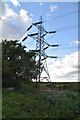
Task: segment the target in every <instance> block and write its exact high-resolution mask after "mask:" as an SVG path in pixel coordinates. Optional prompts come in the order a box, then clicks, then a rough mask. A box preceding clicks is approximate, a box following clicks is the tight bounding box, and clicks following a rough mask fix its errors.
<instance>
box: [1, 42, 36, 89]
mask: <svg viewBox="0 0 80 120" xmlns="http://www.w3.org/2000/svg"><path fill="white" fill-rule="evenodd" d="M25 48H26V46H22V45H21V43H18V42H17V40H15V41H12V40H10V41H7V40H5V41H2V83H3V87H9V86H17V85H19V83H20V81H23V80H25V82H29V81H31V80H32V79H36V78H37V65H36V61H35V59H34V58H35V53H32V52H29V51H28V52H26V50H25Z"/></svg>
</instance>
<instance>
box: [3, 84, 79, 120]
mask: <svg viewBox="0 0 80 120" xmlns="http://www.w3.org/2000/svg"><path fill="white" fill-rule="evenodd" d="M41 88H42V86H41ZM23 90H24V91H23ZM79 94H80V93H78V92H77V91H74V90H69V89H67V90H64V93H63V92H61V91H58V90H57V91H56V92H55V91H54V92H45V91H44V89H41V90H36V89H35V88H34V87H33V84H31V85H28V86H26V85H25V84H23V85H22V88H21V89H20V90H18V91H15V92H9V91H8V90H5V89H4V90H3V118H8V117H10V118H53V119H56V118H57V119H60V118H67V119H68V118H74V119H75V120H77V118H80V113H79V101H80V99H79V100H78V95H79Z"/></svg>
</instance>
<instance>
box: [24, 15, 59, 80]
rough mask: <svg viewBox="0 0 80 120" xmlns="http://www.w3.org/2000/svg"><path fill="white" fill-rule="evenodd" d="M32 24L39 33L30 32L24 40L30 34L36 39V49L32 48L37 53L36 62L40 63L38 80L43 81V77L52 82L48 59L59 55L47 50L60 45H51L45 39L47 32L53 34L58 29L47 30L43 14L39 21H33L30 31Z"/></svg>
mask: <svg viewBox="0 0 80 120" xmlns="http://www.w3.org/2000/svg"><path fill="white" fill-rule="evenodd" d="M32 26H35V27H37V29H38V32H37V33H33V34H28V35H27V36H26V37H25V38H24V39H23V40H22V41H25V40H26V39H27V38H28V36H30V37H32V38H33V39H34V40H36V50H32V51H33V52H35V53H36V62H37V65H38V69H37V72H38V76H37V81H39V82H40V81H42V80H43V79H46V80H47V81H48V82H51V80H50V75H49V71H48V68H47V62H46V59H47V58H48V57H49V58H57V56H48V55H46V53H45V50H46V49H48V48H49V47H58V46H59V45H58V44H56V45H50V44H49V43H47V42H46V41H45V39H44V37H45V36H46V35H47V34H52V33H56V31H50V32H48V31H46V30H45V28H44V27H43V21H42V16H41V18H40V21H39V22H36V23H33V24H32V25H31V26H30V27H29V28H28V29H27V31H29V30H30V29H31V28H32ZM43 72H45V73H46V76H41V75H42V73H43Z"/></svg>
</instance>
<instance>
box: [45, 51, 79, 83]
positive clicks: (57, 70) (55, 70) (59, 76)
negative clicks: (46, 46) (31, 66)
mask: <svg viewBox="0 0 80 120" xmlns="http://www.w3.org/2000/svg"><path fill="white" fill-rule="evenodd" d="M78 56H80V51H79V52H74V53H71V54H70V55H65V57H64V58H63V59H62V60H51V59H48V60H47V61H48V68H49V73H50V76H51V81H52V82H78V69H80V68H79V66H80V61H78Z"/></svg>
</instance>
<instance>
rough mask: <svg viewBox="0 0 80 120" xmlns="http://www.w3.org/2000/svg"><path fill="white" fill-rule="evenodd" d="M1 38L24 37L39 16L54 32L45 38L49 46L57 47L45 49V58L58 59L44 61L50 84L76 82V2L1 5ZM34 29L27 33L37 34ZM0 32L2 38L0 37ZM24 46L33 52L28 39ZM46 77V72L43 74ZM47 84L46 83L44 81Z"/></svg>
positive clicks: (19, 38) (13, 2) (46, 26)
mask: <svg viewBox="0 0 80 120" xmlns="http://www.w3.org/2000/svg"><path fill="white" fill-rule="evenodd" d="M0 6H1V8H2V13H1V12H0V24H1V25H2V28H4V29H1V26H0V31H1V32H0V39H3V40H4V39H9V40H10V39H13V40H15V39H17V40H19V41H21V40H22V38H24V36H26V35H27V34H28V33H27V31H26V30H27V28H28V27H29V26H30V25H31V24H32V23H35V22H38V21H40V16H42V20H43V26H44V28H45V29H46V30H47V31H52V30H55V31H56V33H55V34H52V35H46V37H45V39H46V41H47V42H48V43H50V44H59V47H57V48H51V47H50V48H49V49H48V50H46V54H47V55H52V56H57V57H58V58H57V59H50V58H48V59H47V64H48V69H49V73H50V77H51V81H52V82H78V66H79V61H78V56H79V54H80V51H79V50H78V45H79V44H80V40H79V39H78V3H77V2H19V1H18V0H10V2H2V3H1V4H0ZM36 31H37V29H36V28H35V27H33V28H32V29H31V30H30V31H29V33H34V32H36ZM1 33H2V35H1ZM22 44H23V45H26V46H27V49H26V50H27V51H28V50H33V49H35V47H36V46H35V44H36V42H35V41H34V40H33V39H32V38H30V37H29V38H28V39H27V40H26V41H25V42H24V43H22ZM42 75H43V76H45V73H43V74H42ZM44 81H46V80H44Z"/></svg>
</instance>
